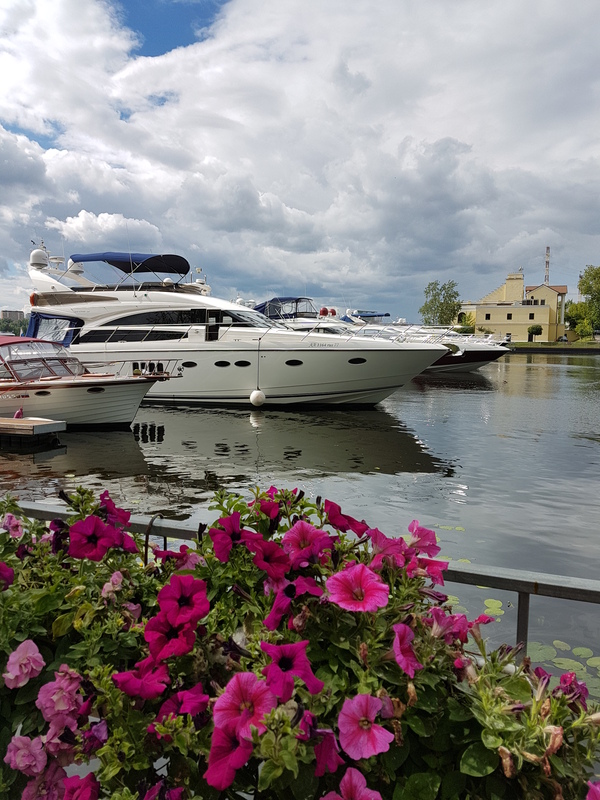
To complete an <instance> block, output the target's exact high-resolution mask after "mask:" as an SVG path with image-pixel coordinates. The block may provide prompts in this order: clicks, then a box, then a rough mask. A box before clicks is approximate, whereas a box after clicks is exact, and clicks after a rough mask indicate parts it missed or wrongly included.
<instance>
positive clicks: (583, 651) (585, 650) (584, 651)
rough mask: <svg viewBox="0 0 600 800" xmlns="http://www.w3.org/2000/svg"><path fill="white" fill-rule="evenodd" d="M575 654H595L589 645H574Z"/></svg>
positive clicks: (587, 655) (584, 655)
mask: <svg viewBox="0 0 600 800" xmlns="http://www.w3.org/2000/svg"><path fill="white" fill-rule="evenodd" d="M573 655H574V656H579V658H589V657H590V656H593V655H594V651H593V650H590V648H589V647H574V648H573Z"/></svg>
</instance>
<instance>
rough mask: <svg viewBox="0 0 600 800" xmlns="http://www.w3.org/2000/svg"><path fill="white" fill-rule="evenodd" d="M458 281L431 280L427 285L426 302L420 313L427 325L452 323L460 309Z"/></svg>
mask: <svg viewBox="0 0 600 800" xmlns="http://www.w3.org/2000/svg"><path fill="white" fill-rule="evenodd" d="M456 287H457V283H456V281H446V283H442V284H440V282H439V281H431V282H430V283H428V284H427V286H426V287H425V302H424V303H423V305H422V306H421V308H420V309H419V314H420V315H421V318H422V320H423V322H424V323H425V325H452V323H453V322H454V320H455V319H456V316H457V315H458V312H459V311H460V306H461V303H460V299H459V298H460V295H459V293H458V291H457V289H456Z"/></svg>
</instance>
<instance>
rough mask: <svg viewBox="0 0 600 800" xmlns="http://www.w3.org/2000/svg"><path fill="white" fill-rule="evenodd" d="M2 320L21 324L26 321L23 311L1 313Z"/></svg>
mask: <svg viewBox="0 0 600 800" xmlns="http://www.w3.org/2000/svg"><path fill="white" fill-rule="evenodd" d="M0 319H7V320H9V322H20V321H21V320H22V319H25V313H24V312H23V311H0Z"/></svg>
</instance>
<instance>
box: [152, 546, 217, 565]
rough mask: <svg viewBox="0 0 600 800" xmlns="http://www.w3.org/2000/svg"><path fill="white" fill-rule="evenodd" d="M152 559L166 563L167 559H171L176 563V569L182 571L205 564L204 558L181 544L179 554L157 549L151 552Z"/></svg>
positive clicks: (173, 551) (174, 551)
mask: <svg viewBox="0 0 600 800" xmlns="http://www.w3.org/2000/svg"><path fill="white" fill-rule="evenodd" d="M152 553H153V555H154V558H158V559H160V560H161V561H168V560H169V559H173V560H174V561H176V562H177V569H178V570H184V569H194V567H196V566H197V565H198V564H205V563H206V562H205V560H204V558H203V557H202V556H201V555H199V554H198V553H196V552H195V550H192V548H191V547H188V545H187V544H182V545H181V547H180V548H179V552H177V551H176V550H159V549H158V548H156V549H154V550H153V551H152Z"/></svg>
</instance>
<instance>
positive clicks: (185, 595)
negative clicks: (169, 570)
mask: <svg viewBox="0 0 600 800" xmlns="http://www.w3.org/2000/svg"><path fill="white" fill-rule="evenodd" d="M157 601H158V605H159V607H160V610H161V611H163V612H164V613H165V614H166V617H167V619H168V621H169V622H170V623H171V624H172V625H182V624H187V623H197V622H198V621H199V620H201V619H202V617H205V616H206V615H207V614H208V612H209V609H210V605H209V603H208V598H207V597H206V583H205V582H204V581H202V580H199V579H198V578H194V576H193V575H177V574H174V575H171V580H170V581H169V583H168V584H167V585H166V586H163V588H162V589H161V590H160V592H159V593H158V596H157Z"/></svg>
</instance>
